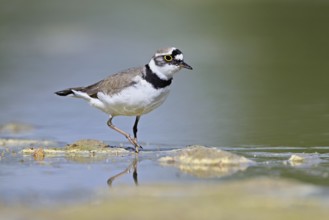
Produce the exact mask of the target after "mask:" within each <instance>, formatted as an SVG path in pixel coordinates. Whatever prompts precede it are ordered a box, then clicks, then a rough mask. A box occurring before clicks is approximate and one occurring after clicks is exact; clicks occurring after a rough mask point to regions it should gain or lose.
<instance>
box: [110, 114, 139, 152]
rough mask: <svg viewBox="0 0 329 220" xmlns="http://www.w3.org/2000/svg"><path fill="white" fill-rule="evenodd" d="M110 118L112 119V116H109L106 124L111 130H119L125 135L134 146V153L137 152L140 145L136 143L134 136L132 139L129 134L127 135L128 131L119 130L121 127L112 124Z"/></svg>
mask: <svg viewBox="0 0 329 220" xmlns="http://www.w3.org/2000/svg"><path fill="white" fill-rule="evenodd" d="M112 119H113V117H112V116H110V119H109V120H108V121H107V125H108V126H109V127H110V128H112V129H113V130H115V131H117V132H119V133H120V134H122V135H123V136H125V137H126V138H127V139H128V141H129V142H130V143H132V144H133V145H134V146H135V151H136V153H138V150H139V147H140V146H139V144H138V143H137V141H136V140H135V138H134V139H133V138H131V137H130V135H129V134H128V133H126V132H124V131H123V130H121V129H119V128H117V127H115V126H114V125H113V123H112Z"/></svg>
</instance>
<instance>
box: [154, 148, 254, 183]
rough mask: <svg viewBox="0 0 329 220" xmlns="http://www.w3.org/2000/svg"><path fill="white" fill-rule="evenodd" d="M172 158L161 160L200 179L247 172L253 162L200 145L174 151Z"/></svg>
mask: <svg viewBox="0 0 329 220" xmlns="http://www.w3.org/2000/svg"><path fill="white" fill-rule="evenodd" d="M171 153H172V155H171V156H165V157H162V158H160V159H159V162H160V163H161V164H163V165H173V166H175V167H177V168H179V169H180V170H181V171H183V172H185V173H188V174H191V175H193V176H198V177H218V176H226V175H230V174H232V173H235V172H237V171H241V170H245V169H246V168H247V167H248V166H249V165H250V164H252V163H253V161H251V160H249V159H247V158H245V157H243V156H239V155H236V154H233V153H230V152H227V151H223V150H220V149H218V148H214V147H205V146H200V145H193V146H189V147H187V148H184V149H179V150H174V151H172V152H171Z"/></svg>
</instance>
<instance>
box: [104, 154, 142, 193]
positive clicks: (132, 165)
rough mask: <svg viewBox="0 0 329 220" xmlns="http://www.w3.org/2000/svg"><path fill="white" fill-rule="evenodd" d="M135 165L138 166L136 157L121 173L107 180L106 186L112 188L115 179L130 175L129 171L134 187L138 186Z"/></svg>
mask: <svg viewBox="0 0 329 220" xmlns="http://www.w3.org/2000/svg"><path fill="white" fill-rule="evenodd" d="M137 164H138V156H136V157H135V158H134V160H133V161H132V163H130V164H129V166H128V167H127V168H126V169H125V170H123V171H122V172H120V173H118V174H116V175H114V176H111V177H110V178H109V179H108V180H107V185H108V186H109V187H112V183H113V181H114V180H115V179H117V178H119V177H120V176H123V175H125V174H127V173H131V171H133V179H134V183H135V185H136V186H138V174H137Z"/></svg>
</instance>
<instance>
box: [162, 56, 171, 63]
mask: <svg viewBox="0 0 329 220" xmlns="http://www.w3.org/2000/svg"><path fill="white" fill-rule="evenodd" d="M163 58H164V59H165V61H167V62H170V61H172V56H170V55H166V56H164V57H163Z"/></svg>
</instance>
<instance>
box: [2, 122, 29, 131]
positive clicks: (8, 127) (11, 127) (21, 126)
mask: <svg viewBox="0 0 329 220" xmlns="http://www.w3.org/2000/svg"><path fill="white" fill-rule="evenodd" d="M33 130H34V127H33V126H32V125H30V124H25V123H18V122H11V123H7V124H3V125H0V132H1V133H11V134H17V133H25V132H31V131H33Z"/></svg>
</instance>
